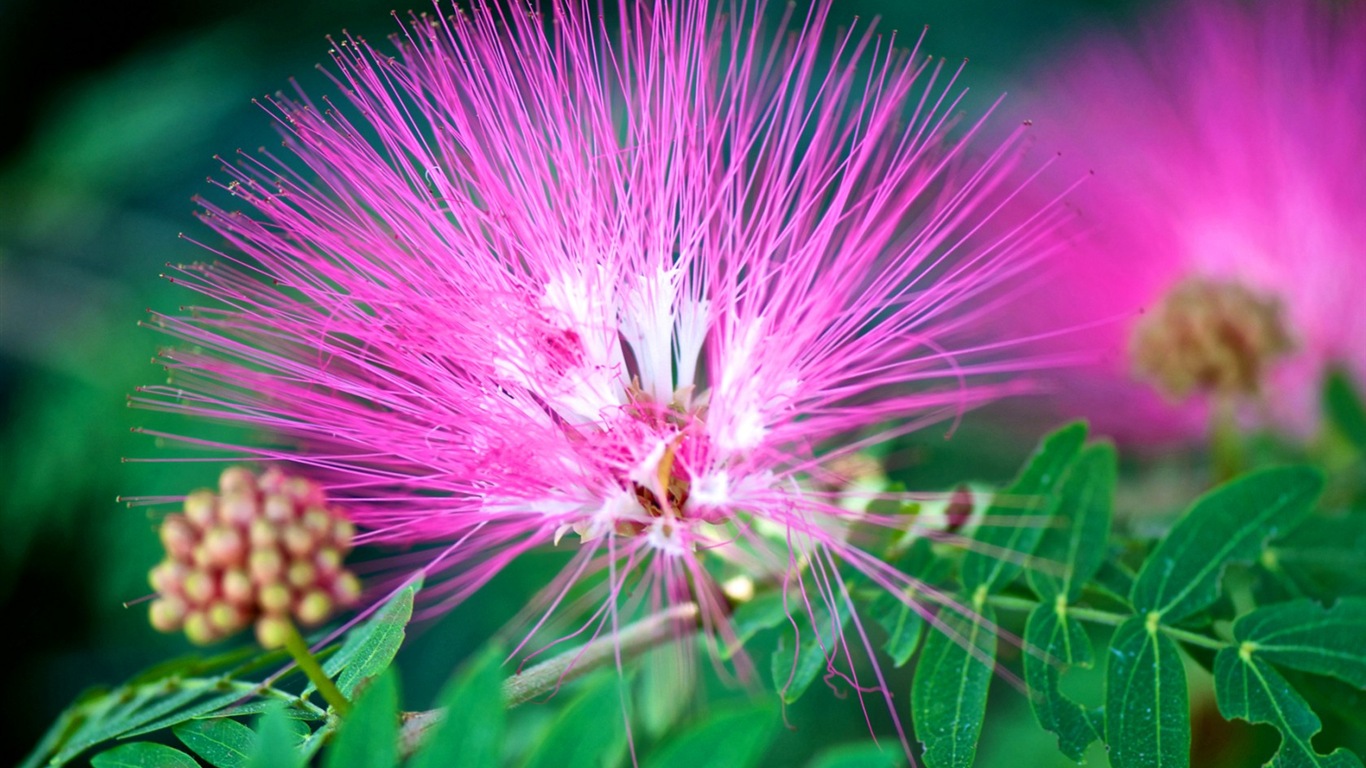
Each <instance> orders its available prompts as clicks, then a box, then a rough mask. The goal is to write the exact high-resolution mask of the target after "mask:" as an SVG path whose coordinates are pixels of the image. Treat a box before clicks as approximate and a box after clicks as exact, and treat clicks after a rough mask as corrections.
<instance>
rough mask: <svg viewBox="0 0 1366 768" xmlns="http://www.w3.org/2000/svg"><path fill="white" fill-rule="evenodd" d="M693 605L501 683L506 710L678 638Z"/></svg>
mask: <svg viewBox="0 0 1366 768" xmlns="http://www.w3.org/2000/svg"><path fill="white" fill-rule="evenodd" d="M697 613H698V608H697V604H696V603H683V604H682V605H676V606H674V607H673V608H670V609H669V610H667V611H664V612H662V613H657V614H655V615H653V616H649V617H647V618H644V619H641V620H640V621H637V622H636V623H634V624H632V625H630V626H628V627H626V628H625V629H623V630H621V631H620V632H618V633H617V634H616V635H615V636H613V637H604V638H599V639H597V640H594V641H593V642H591V643H588V644H586V645H584V646H581V647H580V648H578V649H576V650H572V651H566V652H565V653H562V654H560V655H559V656H556V657H555V658H553V659H551V660H549V661H546V662H542V663H540V664H537V665H536V666H534V667H532V668H531V669H528V670H525V671H523V672H522V673H521V674H517V675H513V676H512V677H509V678H508V679H507V680H505V681H504V682H503V698H504V699H506V700H507V703H508V706H509V707H515V706H517V705H518V704H522V703H525V702H527V701H530V700H531V699H534V698H536V697H537V696H540V695H541V694H543V693H546V692H547V691H550V690H551V689H553V688H556V687H558V686H559V685H560V684H561V683H566V682H568V681H570V680H574V679H576V678H579V677H582V676H583V675H585V674H587V673H589V672H591V671H593V670H595V669H597V668H598V667H601V666H604V665H606V664H610V663H615V661H616V658H617V654H618V653H620V654H621V656H622V657H623V658H625V657H629V656H634V655H635V654H637V653H639V652H641V651H644V650H647V649H649V648H651V647H653V646H655V645H657V644H659V643H660V642H662V641H664V640H668V639H672V638H673V637H676V636H677V635H678V634H679V628H680V627H685V628H688V629H691V628H693V626H694V625H695V623H696V620H697Z"/></svg>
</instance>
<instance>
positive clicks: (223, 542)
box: [203, 525, 247, 568]
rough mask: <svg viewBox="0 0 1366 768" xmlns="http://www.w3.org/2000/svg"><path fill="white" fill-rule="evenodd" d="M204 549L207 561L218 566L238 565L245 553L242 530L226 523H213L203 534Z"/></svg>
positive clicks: (245, 547) (245, 546)
mask: <svg viewBox="0 0 1366 768" xmlns="http://www.w3.org/2000/svg"><path fill="white" fill-rule="evenodd" d="M203 547H204V551H205V552H206V553H207V555H208V558H209V563H210V564H212V565H215V566H217V567H219V568H229V567H231V566H234V565H240V564H241V562H242V558H243V557H244V556H245V555H246V553H247V545H246V542H244V541H243V540H242V532H241V531H239V530H238V529H236V528H233V527H230V526H227V525H215V526H214V527H212V528H210V529H209V530H208V531H207V532H206V533H205V534H204V543H203Z"/></svg>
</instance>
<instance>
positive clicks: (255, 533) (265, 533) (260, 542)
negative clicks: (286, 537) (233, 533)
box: [251, 517, 280, 549]
mask: <svg viewBox="0 0 1366 768" xmlns="http://www.w3.org/2000/svg"><path fill="white" fill-rule="evenodd" d="M279 542H280V536H279V533H278V532H277V530H276V528H275V523H273V522H271V521H269V520H267V519H265V518H263V517H258V518H256V519H255V520H253V521H251V546H252V549H267V548H273V547H274V546H275V545H276V544H278V543H279Z"/></svg>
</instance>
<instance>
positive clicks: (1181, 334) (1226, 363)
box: [1129, 277, 1294, 401]
mask: <svg viewBox="0 0 1366 768" xmlns="http://www.w3.org/2000/svg"><path fill="white" fill-rule="evenodd" d="M1293 347H1294V344H1293V343H1292V341H1291V338H1290V334H1289V331H1288V330H1287V328H1286V326H1285V322H1284V318H1283V316H1282V312H1281V304H1280V302H1279V301H1278V300H1277V299H1276V298H1275V297H1273V296H1266V295H1261V294H1258V293H1255V292H1253V291H1251V290H1249V289H1248V288H1246V287H1244V286H1243V285H1241V284H1239V283H1235V282H1228V281H1217V280H1211V279H1206V278H1198V277H1192V278H1187V279H1186V280H1184V281H1182V282H1181V283H1179V284H1178V285H1177V286H1176V287H1175V288H1173V289H1172V290H1171V292H1170V293H1168V294H1167V295H1166V296H1165V297H1164V298H1163V299H1162V301H1161V302H1159V303H1158V304H1157V306H1156V307H1154V308H1153V309H1152V311H1150V312H1148V313H1147V314H1146V315H1145V316H1144V317H1143V318H1142V319H1141V320H1139V322H1138V323H1137V324H1136V325H1135V326H1134V329H1133V334H1132V336H1131V337H1130V346H1129V354H1130V360H1131V362H1132V364H1133V369H1134V374H1135V375H1136V376H1137V377H1138V378H1139V379H1141V380H1144V381H1148V382H1150V383H1152V384H1153V385H1154V386H1156V387H1157V388H1158V389H1159V390H1160V391H1161V392H1162V393H1163V394H1164V395H1166V396H1167V397H1168V398H1170V399H1172V400H1178V401H1179V400H1183V399H1185V398H1186V397H1188V396H1190V395H1191V394H1193V393H1196V392H1201V393H1207V394H1213V395H1219V396H1230V397H1241V396H1250V395H1256V394H1258V393H1259V392H1261V389H1262V385H1263V380H1264V378H1265V376H1266V371H1267V370H1268V369H1269V368H1270V366H1271V365H1272V363H1274V362H1275V361H1276V360H1277V359H1278V358H1280V357H1281V356H1283V355H1285V354H1286V353H1288V352H1290V351H1291V350H1292V349H1293Z"/></svg>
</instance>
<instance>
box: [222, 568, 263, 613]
mask: <svg viewBox="0 0 1366 768" xmlns="http://www.w3.org/2000/svg"><path fill="white" fill-rule="evenodd" d="M223 597H224V598H226V599H227V600H230V601H231V602H233V603H236V604H237V605H239V606H243V607H249V606H251V603H252V600H253V598H255V597H256V589H255V587H253V586H252V584H251V577H250V576H248V575H247V572H246V571H244V570H242V569H241V568H233V569H232V570H230V571H226V572H224V574H223Z"/></svg>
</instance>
